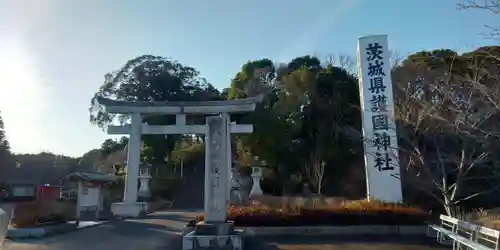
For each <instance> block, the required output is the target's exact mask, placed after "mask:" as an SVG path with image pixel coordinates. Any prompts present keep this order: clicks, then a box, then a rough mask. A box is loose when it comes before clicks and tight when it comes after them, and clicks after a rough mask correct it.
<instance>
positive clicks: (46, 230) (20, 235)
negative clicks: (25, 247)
mask: <svg viewBox="0 0 500 250" xmlns="http://www.w3.org/2000/svg"><path fill="white" fill-rule="evenodd" d="M109 222H111V221H101V222H99V223H96V224H92V225H87V226H82V227H77V226H76V224H73V223H66V224H63V225H58V226H52V227H38V228H36V227H33V228H15V229H9V230H8V231H7V235H6V238H8V239H11V240H14V239H26V238H45V237H50V236H53V235H57V234H65V233H69V232H73V231H78V230H82V229H87V228H91V227H97V226H101V225H104V224H106V223H109Z"/></svg>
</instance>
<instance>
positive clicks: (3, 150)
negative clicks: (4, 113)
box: [0, 116, 11, 191]
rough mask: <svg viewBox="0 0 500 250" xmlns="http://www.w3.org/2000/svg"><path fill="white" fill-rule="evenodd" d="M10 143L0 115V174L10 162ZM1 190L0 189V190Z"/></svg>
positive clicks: (3, 172) (3, 173)
mask: <svg viewBox="0 0 500 250" xmlns="http://www.w3.org/2000/svg"><path fill="white" fill-rule="evenodd" d="M10 156H11V152H10V145H9V141H8V140H7V135H6V133H5V126H4V123H3V119H2V117H1V116H0V174H1V175H3V176H5V175H6V174H5V169H6V168H7V167H8V166H9V164H10ZM0 191H1V190H0Z"/></svg>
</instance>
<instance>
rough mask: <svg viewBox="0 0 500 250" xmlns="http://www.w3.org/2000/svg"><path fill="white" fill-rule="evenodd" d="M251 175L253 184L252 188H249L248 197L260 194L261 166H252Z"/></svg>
mask: <svg viewBox="0 0 500 250" xmlns="http://www.w3.org/2000/svg"><path fill="white" fill-rule="evenodd" d="M251 176H252V179H253V186H252V190H250V197H252V196H254V195H262V189H261V188H260V178H262V167H261V166H253V167H252V175H251Z"/></svg>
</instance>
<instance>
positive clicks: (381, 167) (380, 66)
mask: <svg viewBox="0 0 500 250" xmlns="http://www.w3.org/2000/svg"><path fill="white" fill-rule="evenodd" d="M389 59H390V53H389V49H388V42H387V36H386V35H377V36H367V37H361V38H359V39H358V58H357V61H358V76H359V90H360V100H361V109H362V120H363V143H364V152H365V165H366V187H367V197H368V199H375V200H380V201H385V202H402V200H403V197H402V190H401V180H400V170H399V157H398V141H397V136H396V124H395V119H394V100H393V93H392V81H391V64H390V60H389Z"/></svg>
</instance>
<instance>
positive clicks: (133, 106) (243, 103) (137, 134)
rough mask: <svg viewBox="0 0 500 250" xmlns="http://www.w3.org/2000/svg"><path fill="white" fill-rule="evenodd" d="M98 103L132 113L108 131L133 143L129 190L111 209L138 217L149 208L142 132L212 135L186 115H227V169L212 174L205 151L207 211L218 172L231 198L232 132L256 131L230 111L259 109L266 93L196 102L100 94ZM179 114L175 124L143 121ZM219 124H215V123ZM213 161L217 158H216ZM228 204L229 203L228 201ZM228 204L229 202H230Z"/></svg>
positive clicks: (113, 110)
mask: <svg viewBox="0 0 500 250" xmlns="http://www.w3.org/2000/svg"><path fill="white" fill-rule="evenodd" d="M96 99H97V102H98V103H99V104H100V105H102V106H104V111H105V112H106V113H115V114H129V115H130V116H131V123H130V124H128V125H124V126H108V128H107V133H108V134H114V135H119V134H120V135H124V134H128V135H129V136H130V138H129V144H128V152H127V175H126V180H125V190H124V199H123V202H119V203H113V204H112V206H111V210H112V212H113V214H115V215H117V216H123V217H138V216H140V215H141V214H142V213H144V212H145V211H146V209H147V203H145V202H137V190H138V178H139V163H140V146H141V135H143V134H156V135H157V134H164V135H169V134H204V135H208V134H209V132H210V131H209V125H208V124H204V125H187V124H186V115H190V114H206V115H215V116H221V117H223V118H224V119H223V120H224V121H225V123H226V125H225V126H226V129H223V131H226V132H225V133H226V134H225V135H223V136H224V137H225V140H226V143H224V144H225V145H227V146H225V148H226V156H227V159H226V160H227V161H226V160H225V161H224V162H225V164H226V166H225V167H226V171H221V173H212V172H211V171H212V170H211V169H210V168H209V165H210V163H209V162H210V159H209V155H208V153H206V154H205V196H204V197H205V211H208V210H209V209H208V207H209V204H208V202H209V200H210V199H214V198H216V197H210V196H212V195H213V193H211V194H208V193H207V192H208V189H209V187H208V185H209V183H210V182H211V181H212V178H214V174H219V175H220V176H218V177H215V178H221V182H222V185H223V186H224V188H225V195H223V196H225V197H224V199H225V200H226V201H227V200H228V199H229V191H230V181H229V180H228V179H229V171H230V170H231V163H232V160H231V143H230V140H231V134H237V133H252V132H253V125H251V124H233V123H231V122H230V114H235V113H246V112H252V111H254V110H255V106H256V104H257V103H259V102H261V101H262V99H263V96H257V97H251V98H245V99H239V100H227V101H196V102H168V101H166V102H147V101H137V102H129V101H116V100H111V99H107V98H103V97H99V96H98V97H97V98H96ZM153 114H154V115H175V117H176V124H175V125H148V124H146V123H143V122H142V118H143V116H147V115H153ZM214 124H215V123H214ZM209 145H210V143H209V142H208V141H205V151H206V152H208V150H209V147H210V146H209ZM212 161H213V159H212ZM226 203H227V202H226ZM226 205H227V204H226Z"/></svg>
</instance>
